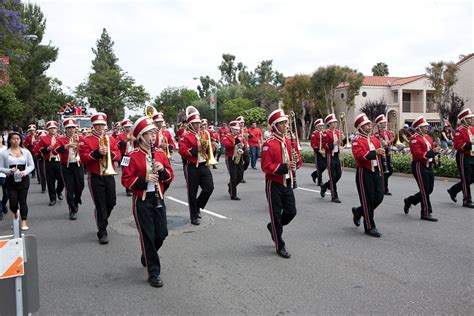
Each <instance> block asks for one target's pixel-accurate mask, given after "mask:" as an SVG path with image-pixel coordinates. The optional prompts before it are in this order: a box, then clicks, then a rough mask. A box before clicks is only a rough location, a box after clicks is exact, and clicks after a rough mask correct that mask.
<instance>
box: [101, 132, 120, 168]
mask: <svg viewBox="0 0 474 316" xmlns="http://www.w3.org/2000/svg"><path fill="white" fill-rule="evenodd" d="M99 146H101V147H103V146H107V154H106V155H105V157H102V161H101V162H100V175H101V176H113V175H116V174H117V172H115V169H114V166H113V164H112V155H111V153H110V139H109V135H107V132H106V131H104V133H103V134H102V136H100V139H99Z"/></svg>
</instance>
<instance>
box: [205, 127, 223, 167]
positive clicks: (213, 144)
mask: <svg viewBox="0 0 474 316" xmlns="http://www.w3.org/2000/svg"><path fill="white" fill-rule="evenodd" d="M201 131H207V132H208V133H209V136H210V137H211V147H212V152H213V153H215V152H216V146H217V144H218V143H217V142H218V141H219V140H218V139H219V138H218V136H217V134H216V133H214V130H213V129H212V128H211V127H210V126H209V122H208V120H207V119H202V120H201ZM212 169H217V166H216V165H212Z"/></svg>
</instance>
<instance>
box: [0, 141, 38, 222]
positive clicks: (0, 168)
mask: <svg viewBox="0 0 474 316" xmlns="http://www.w3.org/2000/svg"><path fill="white" fill-rule="evenodd" d="M34 169H35V164H34V162H33V157H32V156H31V153H30V152H29V151H28V150H27V149H25V148H23V141H22V139H21V135H20V133H18V132H12V133H10V134H9V135H8V149H7V150H4V151H3V152H2V153H1V155H0V172H1V173H4V174H6V176H7V177H6V181H5V185H6V189H7V192H8V198H9V200H10V210H11V211H12V212H13V214H14V215H15V218H18V205H19V209H20V216H21V229H22V230H28V229H29V227H28V224H27V222H26V220H27V218H28V205H27V204H26V199H27V197H28V189H29V188H30V177H29V174H30V173H31V171H33V170H34Z"/></svg>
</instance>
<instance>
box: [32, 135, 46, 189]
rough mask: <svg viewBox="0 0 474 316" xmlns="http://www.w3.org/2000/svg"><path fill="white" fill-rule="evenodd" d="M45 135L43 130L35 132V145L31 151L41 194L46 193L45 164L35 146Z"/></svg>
mask: <svg viewBox="0 0 474 316" xmlns="http://www.w3.org/2000/svg"><path fill="white" fill-rule="evenodd" d="M46 135H47V133H46V131H45V130H38V131H37V132H36V139H35V143H34V144H33V151H32V152H31V154H32V155H33V156H34V157H36V165H37V166H38V172H37V175H38V183H39V184H41V193H46V170H45V166H44V164H45V162H44V157H43V154H42V153H41V151H39V149H38V148H37V147H36V144H38V143H39V141H40V139H41V137H42V136H46Z"/></svg>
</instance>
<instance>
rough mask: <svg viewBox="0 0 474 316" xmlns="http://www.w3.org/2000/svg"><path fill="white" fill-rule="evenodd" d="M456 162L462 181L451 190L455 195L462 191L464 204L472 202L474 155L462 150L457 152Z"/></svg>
mask: <svg viewBox="0 0 474 316" xmlns="http://www.w3.org/2000/svg"><path fill="white" fill-rule="evenodd" d="M456 164H457V165H458V170H459V175H460V176H461V181H460V182H458V183H456V184H455V185H453V186H452V187H451V188H450V189H449V191H450V192H451V193H453V194H454V195H456V194H458V193H459V192H461V191H462V193H463V204H470V203H472V197H471V184H472V183H473V182H474V157H473V156H470V155H466V154H464V153H462V152H459V151H458V152H457V153H456Z"/></svg>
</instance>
